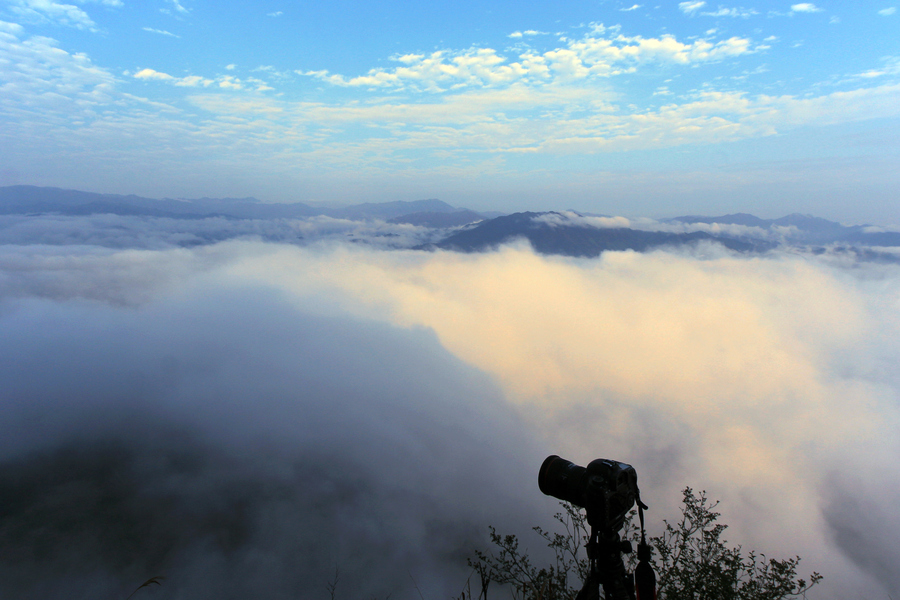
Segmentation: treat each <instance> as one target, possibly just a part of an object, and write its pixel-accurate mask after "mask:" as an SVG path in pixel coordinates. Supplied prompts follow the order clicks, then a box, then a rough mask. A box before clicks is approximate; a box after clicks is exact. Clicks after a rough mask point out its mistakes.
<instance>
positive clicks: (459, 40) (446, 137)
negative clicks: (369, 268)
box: [0, 0, 900, 224]
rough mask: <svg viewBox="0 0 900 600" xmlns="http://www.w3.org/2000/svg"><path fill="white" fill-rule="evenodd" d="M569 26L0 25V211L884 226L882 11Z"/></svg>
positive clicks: (617, 6)
mask: <svg viewBox="0 0 900 600" xmlns="http://www.w3.org/2000/svg"><path fill="white" fill-rule="evenodd" d="M65 1H68V2H72V4H67V3H64V2H65ZM565 4H566V5H565V6H551V4H550V3H548V2H454V3H443V2H435V3H415V4H414V3H397V2H389V1H381V2H366V3H362V2H347V1H338V2H327V3H322V2H317V3H311V2H286V1H283V0H281V1H276V0H271V1H270V0H266V1H261V2H260V1H257V2H226V3H223V2H215V3H214V2H205V1H201V0H146V1H142V2H137V1H134V0H92V1H88V0H63V1H56V0H3V1H2V2H0V185H10V184H35V185H53V186H58V187H72V188H78V189H87V190H92V191H101V192H113V193H136V194H141V195H146V196H153V197H162V196H170V197H197V196H255V197H258V198H260V199H262V200H266V201H303V202H344V203H346V202H362V201H386V200H396V199H402V200H412V199H417V198H428V197H431V198H434V197H436V198H441V199H443V200H445V201H447V202H450V203H451V204H454V205H458V206H468V207H471V208H475V209H484V210H486V209H497V210H505V211H512V210H525V209H528V210H544V209H553V208H558V209H559V208H575V209H578V210H583V211H591V212H598V213H607V214H619V215H626V216H639V215H645V216H654V217H664V216H673V215H676V214H685V213H703V214H722V213H726V212H736V211H744V212H753V213H755V214H758V215H760V216H768V217H771V216H780V215H782V214H785V213H788V212H795V211H796V212H808V213H814V214H817V215H820V216H825V217H830V218H835V219H839V220H843V221H853V222H862V221H867V222H874V223H879V224H900V208H898V202H897V199H898V191H900V168H898V166H900V152H898V149H900V119H898V117H900V35H898V34H900V13H898V11H897V8H898V4H900V3H897V2H894V1H889V2H853V3H846V2H844V3H826V2H816V3H791V2H752V1H750V2H740V3H726V4H719V3H716V2H701V1H690V2H666V3H656V4H653V3H643V4H640V3H635V2H619V1H615V0H611V1H594V2H573V3H565Z"/></svg>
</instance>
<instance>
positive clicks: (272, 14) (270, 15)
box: [266, 10, 284, 17]
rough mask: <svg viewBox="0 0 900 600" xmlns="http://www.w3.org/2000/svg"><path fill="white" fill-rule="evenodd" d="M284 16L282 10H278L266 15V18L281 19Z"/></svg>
mask: <svg viewBox="0 0 900 600" xmlns="http://www.w3.org/2000/svg"><path fill="white" fill-rule="evenodd" d="M283 14H284V13H283V12H281V11H280V10H276V11H275V12H270V13H266V16H267V17H280V16H281V15H283Z"/></svg>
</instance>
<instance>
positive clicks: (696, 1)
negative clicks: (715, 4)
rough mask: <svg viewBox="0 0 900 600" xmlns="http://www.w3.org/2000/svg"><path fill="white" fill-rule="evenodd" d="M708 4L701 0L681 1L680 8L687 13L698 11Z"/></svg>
mask: <svg viewBox="0 0 900 600" xmlns="http://www.w3.org/2000/svg"><path fill="white" fill-rule="evenodd" d="M704 6H706V2H702V1H701V0H693V1H689V2H679V3H678V10H680V11H681V12H683V13H685V14H691V13H693V12H696V11H698V10H700V9H701V8H703V7H704Z"/></svg>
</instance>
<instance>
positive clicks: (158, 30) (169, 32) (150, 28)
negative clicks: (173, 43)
mask: <svg viewBox="0 0 900 600" xmlns="http://www.w3.org/2000/svg"><path fill="white" fill-rule="evenodd" d="M143 29H144V31H149V32H150V33H158V34H159V35H166V36H169V37H174V38H180V37H181V36H180V35H175V34H174V33H172V32H171V31H166V30H164V29H153V28H152V27H144V28H143Z"/></svg>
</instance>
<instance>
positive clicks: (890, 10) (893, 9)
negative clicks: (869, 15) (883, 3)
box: [878, 6, 897, 17]
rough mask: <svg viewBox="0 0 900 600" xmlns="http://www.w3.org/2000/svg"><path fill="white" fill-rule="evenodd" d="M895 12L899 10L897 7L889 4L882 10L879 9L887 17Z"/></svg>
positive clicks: (879, 12)
mask: <svg viewBox="0 0 900 600" xmlns="http://www.w3.org/2000/svg"><path fill="white" fill-rule="evenodd" d="M895 12H897V7H895V6H889V7H888V8H882V9H881V10H879V11H878V14H879V15H881V16H882V17H887V16H890V15H892V14H894V13H895Z"/></svg>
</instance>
